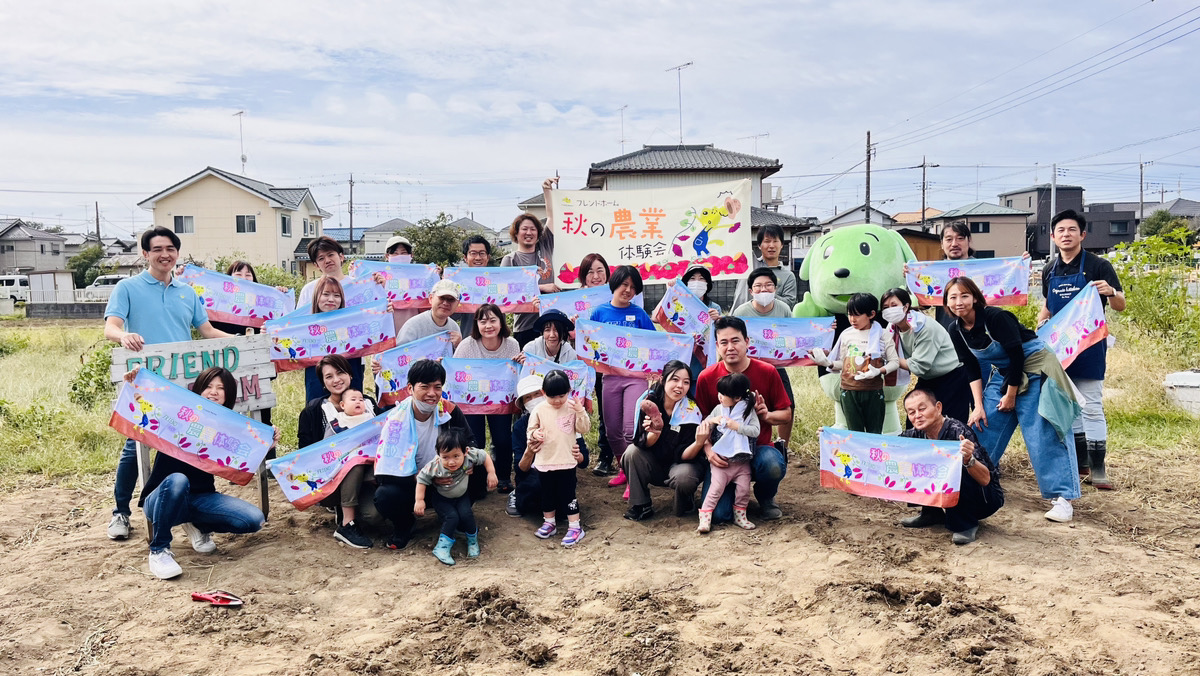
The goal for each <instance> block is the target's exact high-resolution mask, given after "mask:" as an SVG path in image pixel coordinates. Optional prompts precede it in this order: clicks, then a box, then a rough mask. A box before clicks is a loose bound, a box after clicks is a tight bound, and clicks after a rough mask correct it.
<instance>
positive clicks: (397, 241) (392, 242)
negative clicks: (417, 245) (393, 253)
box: [383, 235, 413, 252]
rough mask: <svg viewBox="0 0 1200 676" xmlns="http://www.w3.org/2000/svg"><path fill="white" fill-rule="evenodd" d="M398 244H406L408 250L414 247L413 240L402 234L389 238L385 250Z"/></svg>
mask: <svg viewBox="0 0 1200 676" xmlns="http://www.w3.org/2000/svg"><path fill="white" fill-rule="evenodd" d="M397 244H403V245H404V246H406V247H408V250H409V251H410V252H411V251H412V248H413V247H412V242H410V241H408V238H407V237H401V236H400V235H395V236H393V237H392V238H391V239H389V240H388V241H387V244H386V245H384V247H383V250H384V251H390V250H391V248H392V247H394V246H396V245H397Z"/></svg>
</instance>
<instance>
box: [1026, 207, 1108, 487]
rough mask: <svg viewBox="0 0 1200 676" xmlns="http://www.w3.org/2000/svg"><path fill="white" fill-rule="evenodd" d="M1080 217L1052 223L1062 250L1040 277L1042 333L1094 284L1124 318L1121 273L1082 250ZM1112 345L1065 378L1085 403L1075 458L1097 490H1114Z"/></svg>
mask: <svg viewBox="0 0 1200 676" xmlns="http://www.w3.org/2000/svg"><path fill="white" fill-rule="evenodd" d="M1085 227H1086V226H1085V221H1084V218H1083V215H1082V214H1079V213H1076V212H1075V211H1073V210H1071V209H1068V210H1066V211H1064V212H1062V213H1060V214H1058V215H1057V216H1055V217H1054V219H1053V220H1052V221H1051V222H1050V236H1051V238H1052V239H1053V240H1054V244H1055V246H1057V247H1058V256H1056V257H1055V258H1054V260H1052V261H1051V262H1050V264H1049V265H1047V266H1046V270H1045V272H1044V273H1043V274H1042V294H1043V295H1044V296H1045V298H1046V304H1045V305H1044V306H1043V307H1042V310H1041V312H1039V313H1038V327H1039V328H1041V326H1042V324H1044V323H1045V322H1046V320H1048V319H1050V317H1052V316H1053V315H1055V314H1057V313H1058V312H1059V311H1060V310H1062V309H1063V308H1064V307H1066V305H1067V303H1068V302H1070V300H1071V299H1072V298H1074V297H1075V294H1077V293H1079V292H1080V291H1082V290H1083V287H1084V285H1087V284H1091V285H1092V286H1094V287H1096V290H1097V291H1098V292H1100V302H1101V303H1103V304H1104V305H1105V306H1108V305H1111V306H1112V309H1114V310H1116V311H1117V312H1121V311H1123V310H1124V309H1125V294H1124V293H1123V292H1122V291H1121V280H1119V279H1117V271H1116V270H1114V269H1113V266H1112V263H1109V262H1108V261H1107V260H1106V259H1104V258H1102V257H1100V256H1096V255H1094V254H1089V253H1087V252H1086V251H1084V250H1083V240H1084V238H1085V237H1086V236H1087V231H1086V229H1085ZM1107 353H1108V342H1107V341H1103V340H1102V341H1100V342H1099V343H1096V344H1095V345H1093V346H1092V347H1089V348H1088V349H1086V350H1084V351H1083V352H1081V353H1080V354H1079V356H1077V357H1076V358H1075V361H1073V362H1071V365H1070V366H1069V367H1068V368H1067V375H1068V376H1070V377H1071V382H1073V383H1075V387H1076V388H1078V389H1079V391H1080V393H1082V394H1083V396H1084V399H1085V400H1086V401H1085V402H1084V405H1083V413H1082V414H1081V415H1080V417H1079V419H1077V420H1076V421H1075V425H1074V428H1073V430H1074V432H1075V455H1076V459H1077V461H1078V464H1079V476H1080V478H1086V479H1087V480H1089V481H1090V482H1091V484H1092V485H1093V486H1095V487H1096V488H1100V489H1104V490H1111V489H1112V482H1111V481H1109V480H1108V476H1107V475H1106V473H1105V471H1104V455H1105V453H1106V452H1107V450H1108V422H1107V421H1106V420H1105V418H1104V402H1103V397H1104V370H1105V365H1106V356H1107Z"/></svg>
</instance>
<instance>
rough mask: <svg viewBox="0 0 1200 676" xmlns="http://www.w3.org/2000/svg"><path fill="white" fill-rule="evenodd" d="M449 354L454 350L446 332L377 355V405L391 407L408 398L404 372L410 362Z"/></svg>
mask: <svg viewBox="0 0 1200 676" xmlns="http://www.w3.org/2000/svg"><path fill="white" fill-rule="evenodd" d="M453 354H454V346H453V345H452V344H451V343H450V332H449V331H442V332H441V333H435V334H433V335H432V336H425V337H424V338H420V339H418V340H414V341H412V342H411V343H404V344H403V345H397V346H396V347H393V348H392V349H390V350H387V351H386V352H380V353H379V355H378V356H376V357H375V359H377V360H379V363H380V366H381V367H382V368H381V370H380V371H379V375H377V376H375V391H376V392H378V393H379V405H380V406H391V405H392V404H395V403H397V402H399V401H401V400H403V399H404V398H406V397H407V396H408V369H409V368H411V367H412V365H413V362H417V361H420V360H422V359H445V358H446V357H449V356H451V355H453Z"/></svg>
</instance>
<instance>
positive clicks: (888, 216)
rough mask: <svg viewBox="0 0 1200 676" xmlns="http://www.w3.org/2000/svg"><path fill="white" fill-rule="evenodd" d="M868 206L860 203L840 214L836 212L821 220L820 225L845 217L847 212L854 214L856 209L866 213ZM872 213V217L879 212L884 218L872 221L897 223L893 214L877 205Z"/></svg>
mask: <svg viewBox="0 0 1200 676" xmlns="http://www.w3.org/2000/svg"><path fill="white" fill-rule="evenodd" d="M866 206H867V205H865V204H860V205H858V206H856V207H854V208H853V209H846V210H845V211H843V212H841V213H839V214H834V215H832V216H830V217H829V218H826V219H825V220H823V221H821V223H820V225H828V224H830V223H832V222H834V221H836V220H837V219H839V218H845V217H846V215H847V214H852V213H854V212H856V211H862V212H863V213H864V214H865V213H866ZM871 214H872V218H874V215H875V214H879V215H880V216H883V218H882V219H880V220H879V222H875V221H872V222H873V223H874V224H875V225H880V226H887V225H894V224H895V223H896V219H894V218H892V216H891V214H888V213H886V212H883V211H880V210H879V209H877V208H875V207H871ZM864 217H865V216H864Z"/></svg>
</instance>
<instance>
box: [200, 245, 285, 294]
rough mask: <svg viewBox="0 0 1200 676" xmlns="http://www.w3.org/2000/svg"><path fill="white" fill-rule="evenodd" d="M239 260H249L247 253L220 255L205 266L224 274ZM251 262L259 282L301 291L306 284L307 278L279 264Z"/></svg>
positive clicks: (238, 252) (236, 252)
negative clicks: (231, 264) (294, 273)
mask: <svg viewBox="0 0 1200 676" xmlns="http://www.w3.org/2000/svg"><path fill="white" fill-rule="evenodd" d="M238 260H242V261H244V260H247V258H246V254H244V253H242V252H240V251H235V252H233V253H232V254H230V255H228V256H220V257H218V258H217V259H216V260H214V261H213V264H212V265H211V266H203V267H207V268H209V269H211V270H216V271H217V272H220V273H222V274H223V273H224V272H225V271H226V270H228V269H229V264H230V263H232V262H234V261H238ZM249 262H250V264H251V265H253V266H254V277H255V279H257V280H258V283H259V284H266V285H267V286H284V287H287V288H289V289H291V290H293V291H296V292H299V291H300V289H301V288H302V287H303V286H304V281H305V280H304V279H303V278H302V277H300V275H293V274H292V273H290V272H288V271H287V270H284V269H283V268H281V267H279V266H278V265H273V264H271V263H259V262H258V261H249ZM193 264H194V265H201V264H200V263H193Z"/></svg>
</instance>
